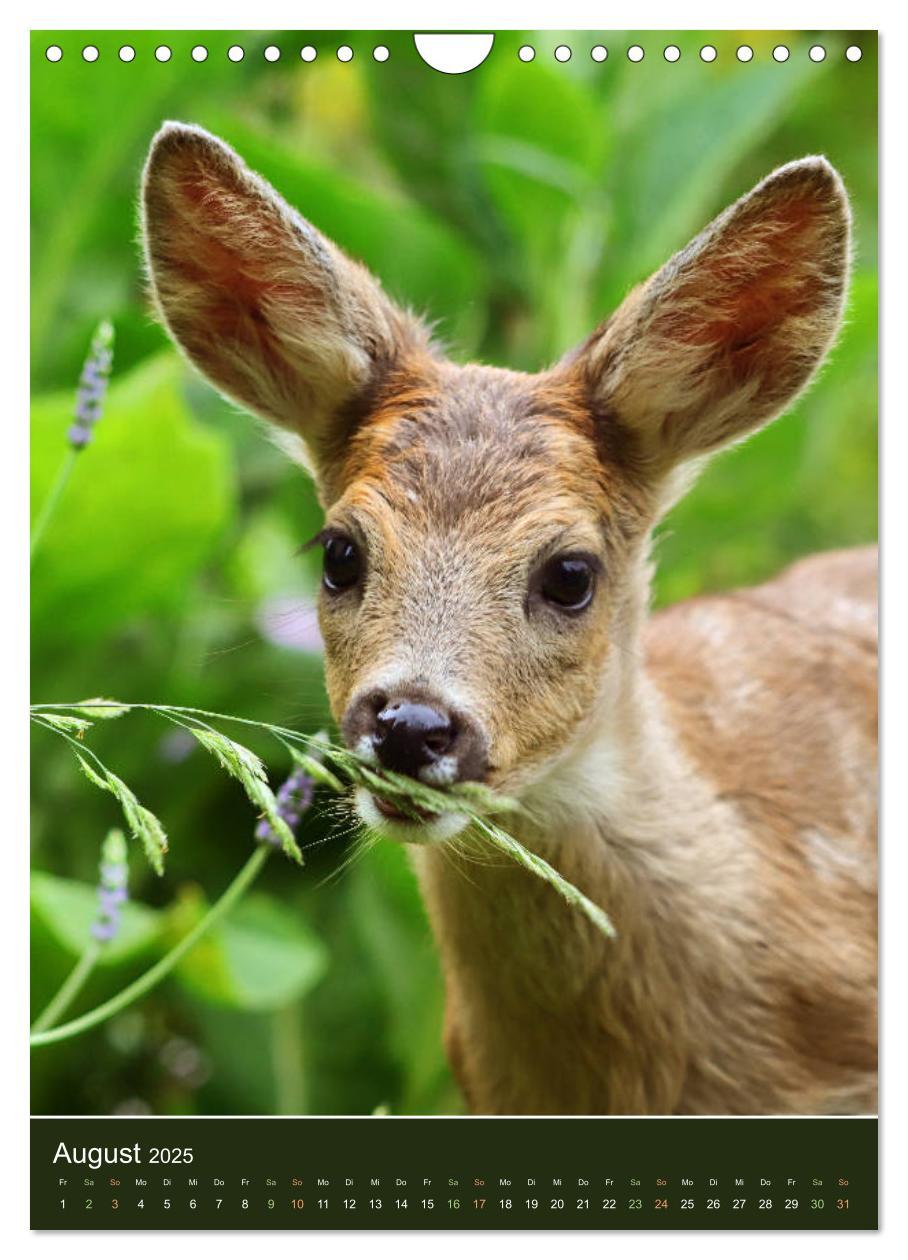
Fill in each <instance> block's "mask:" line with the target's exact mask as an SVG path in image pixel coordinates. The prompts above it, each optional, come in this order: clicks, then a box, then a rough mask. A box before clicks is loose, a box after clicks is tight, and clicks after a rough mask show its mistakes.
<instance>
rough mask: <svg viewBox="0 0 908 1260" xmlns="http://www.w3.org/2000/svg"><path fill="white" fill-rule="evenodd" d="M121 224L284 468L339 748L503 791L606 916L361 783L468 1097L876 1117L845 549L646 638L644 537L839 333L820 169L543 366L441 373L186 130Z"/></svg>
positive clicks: (284, 214)
mask: <svg viewBox="0 0 908 1260" xmlns="http://www.w3.org/2000/svg"><path fill="white" fill-rule="evenodd" d="M144 237H145V244H146V250H147V261H148V268H149V272H150V276H151V281H152V285H153V289H154V294H155V298H156V302H157V306H158V309H159V311H160V314H161V316H162V317H163V319H164V321H165V322H166V325H167V327H168V329H169V331H170V333H171V335H172V336H173V338H174V340H175V341H176V342H177V344H178V345H179V346H180V347H182V349H183V350H184V351H185V353H186V355H187V356H188V357H189V359H190V360H191V361H192V362H193V363H194V364H195V365H196V366H197V367H198V368H199V369H200V370H201V371H202V372H203V373H204V374H205V375H206V376H207V377H208V378H209V380H210V381H212V382H213V384H214V385H215V386H216V387H217V388H218V389H219V390H221V391H222V392H223V393H224V394H226V395H227V396H228V397H229V398H231V399H233V400H235V401H236V402H238V403H240V404H242V405H243V406H245V407H246V408H248V409H249V410H250V411H253V412H255V413H257V414H258V415H259V416H261V417H264V419H266V420H268V421H271V422H273V423H274V424H276V425H278V426H281V427H282V428H283V430H285V431H286V432H285V435H284V437H283V444H284V445H285V446H287V447H288V448H290V450H291V453H293V454H294V455H295V456H296V457H297V458H298V459H299V461H300V462H301V463H302V464H304V466H305V467H306V468H307V469H309V471H310V472H311V473H312V475H313V476H314V478H315V482H316V485H317V487H318V492H319V496H320V500H321V503H322V505H323V507H324V509H325V513H326V525H325V528H324V530H323V531H322V533H321V534H320V535H319V541H320V542H321V543H322V544H323V546H324V582H323V590H322V593H321V596H320V621H321V627H322V633H323V637H324V641H325V668H326V673H327V686H328V692H329V696H330V701H331V706H332V709H333V712H334V714H335V716H336V718H337V720H338V722H339V724H340V727H341V730H342V732H343V735H344V737H345V739H346V740H347V742H348V743H349V744H350V745H351V746H352V747H354V748H356V749H358V750H359V751H360V752H361V753H363V754H364V755H365V756H367V757H370V758H373V759H374V760H375V761H376V762H377V763H379V764H381V765H384V766H386V767H389V768H393V769H395V770H399V771H403V772H406V773H408V774H410V775H414V776H418V777H420V778H421V779H423V780H424V781H425V782H427V783H431V784H436V785H444V784H449V783H452V782H455V781H458V780H467V779H472V780H480V781H483V782H486V783H488V784H490V785H492V786H493V787H496V788H500V789H501V790H502V791H503V792H506V793H508V794H510V795H514V796H517V797H518V798H519V799H520V800H521V801H522V802H523V804H524V806H525V811H524V812H523V813H522V814H521V815H520V816H519V817H516V816H515V817H512V818H511V819H509V825H510V824H511V823H513V829H514V833H515V835H517V836H518V837H519V838H520V839H521V840H522V841H523V842H524V843H525V844H526V845H528V846H529V847H531V848H533V849H535V850H536V851H537V852H539V853H541V854H542V855H543V856H545V857H546V858H547V859H548V860H549V861H550V862H551V863H552V864H553V865H555V866H556V867H557V868H558V869H559V870H560V871H561V872H562V873H563V874H564V875H565V876H566V877H567V878H568V879H570V880H571V881H573V882H574V883H575V884H576V885H577V886H578V887H580V888H581V889H582V890H583V891H584V892H586V894H587V895H588V896H590V897H591V898H592V899H593V900H595V901H596V902H597V903H599V904H600V905H602V906H603V908H605V909H606V910H607V911H608V913H609V914H610V915H611V917H612V919H613V921H614V923H615V925H616V928H617V933H618V935H617V939H615V940H608V939H606V938H604V937H602V936H601V935H600V934H598V933H597V932H596V931H595V929H594V928H592V927H591V925H590V924H589V922H588V921H587V920H586V919H585V918H584V917H583V916H582V915H579V914H577V913H576V912H574V911H573V910H572V909H570V908H569V907H567V906H566V905H564V904H563V903H562V902H561V901H560V899H559V898H558V896H557V895H556V894H555V893H554V892H553V891H552V889H551V888H549V887H548V885H546V884H543V883H541V882H540V881H538V880H537V879H535V878H534V877H533V876H532V875H529V874H527V873H526V872H524V871H523V870H521V869H519V868H516V867H512V866H510V865H497V864H494V862H492V860H491V859H490V860H489V861H488V862H487V861H485V860H483V861H482V862H480V861H478V860H477V861H474V862H471V863H470V864H469V865H466V864H465V862H463V861H462V860H461V858H465V856H466V855H465V854H461V857H460V858H458V854H457V844H456V843H455V844H453V845H452V844H451V843H449V842H450V841H452V840H453V838H454V836H455V835H456V833H457V832H458V830H459V829H460V828H461V827H462V826H463V825H464V819H463V818H458V817H457V816H456V815H443V816H440V817H437V818H428V817H427V818H426V819H425V820H423V821H422V822H410V821H407V819H405V818H403V817H401V816H400V815H399V814H397V813H395V811H394V809H393V808H392V807H391V806H390V805H389V804H387V803H386V802H384V801H382V800H379V799H377V798H376V797H374V796H372V795H370V794H369V793H367V792H365V791H364V790H360V791H359V793H358V797H357V801H356V806H357V809H358V811H359V814H360V815H361V817H362V818H363V819H364V820H365V822H366V823H368V824H369V825H370V827H373V828H375V829H377V830H378V831H379V832H380V833H382V834H384V835H385V836H388V837H392V838H394V839H397V840H401V841H404V842H411V843H412V844H413V846H414V848H413V849H412V850H411V852H412V854H413V858H414V862H415V865H416V868H417V873H418V877H419V880H420V883H421V886H422V889H423V892H424V896H425V901H426V904H427V906H428V910H429V914H430V918H431V921H432V924H433V928H434V931H435V934H436V936H437V939H438V944H439V947H440V951H441V956H442V961H443V967H444V973H445V979H446V990H447V1014H446V1030H445V1040H446V1046H447V1050H448V1054H449V1058H450V1061H451V1064H452V1067H453V1070H454V1072H455V1074H456V1076H457V1078H458V1081H459V1083H460V1085H461V1087H462V1089H463V1092H464V1095H465V1097H466V1099H467V1101H468V1104H469V1106H470V1109H471V1110H472V1111H475V1112H480V1113H483V1112H484V1113H515V1114H524V1113H672V1112H677V1113H719V1114H721V1113H785V1112H788V1113H791V1112H799V1113H817V1112H854V1111H872V1110H874V1109H875V1077H876V1049H875V1035H876V1015H875V989H876V960H875V943H876V929H875V911H876V891H875V890H876V878H875V826H876V822H875V817H876V772H875V736H876V698H875V677H876V674H875V659H876V658H875V643H876V633H875V571H876V561H875V552H874V551H872V550H856V551H850V552H849V551H845V552H834V553H830V554H826V555H822V556H817V557H814V558H811V559H806V560H803V561H801V562H800V563H798V564H795V565H794V566H793V567H792V568H790V569H788V570H787V571H786V572H784V573H783V574H782V575H781V576H780V577H777V578H775V579H774V580H772V581H770V582H768V583H766V585H764V586H760V587H756V588H754V589H752V590H744V591H736V592H733V593H731V594H728V595H721V596H705V597H700V598H696V599H691V600H688V601H687V602H685V603H682V604H680V605H678V606H676V607H674V608H671V609H669V610H667V611H664V612H661V613H659V614H657V615H655V616H652V617H648V616H647V599H648V587H649V578H650V568H651V565H650V560H649V552H650V540H651V535H652V531H653V528H654V526H655V525H656V524H657V522H658V521H659V520H660V519H661V517H662V516H663V515H664V514H665V512H666V511H667V509H668V508H669V507H670V506H671V504H672V503H673V502H674V501H675V500H676V499H677V498H678V496H679V495H680V494H681V492H682V491H683V490H684V489H685V488H686V487H687V485H688V484H689V483H690V481H691V479H692V474H693V472H694V471H695V470H696V469H697V467H698V466H699V465H700V464H701V463H702V461H703V460H704V458H705V457H706V456H708V455H709V454H710V453H711V452H713V451H715V450H718V449H719V448H721V447H723V446H726V445H728V444H729V443H732V442H735V441H737V440H739V439H741V438H743V437H744V436H745V435H746V434H748V433H750V432H752V431H754V430H755V429H758V428H759V427H760V426H762V425H764V424H766V423H767V422H768V421H769V420H771V419H772V418H773V417H774V416H776V415H777V414H778V413H779V412H780V411H782V410H783V408H785V407H786V406H787V405H788V404H790V403H791V401H792V399H793V398H794V397H795V396H796V395H797V394H798V392H799V391H800V390H801V389H802V388H803V387H804V386H805V385H806V384H807V382H808V381H809V380H810V378H811V376H812V375H813V373H814V371H815V369H816V368H817V366H818V365H819V364H820V362H821V361H822V359H823V357H824V355H825V353H826V351H827V349H828V348H829V346H830V344H831V342H832V340H833V338H834V337H835V335H836V332H837V330H838V327H839V324H840V320H841V316H842V306H843V300H844V294H845V288H846V281H847V273H848V261H849V260H848V255H849V210H848V203H847V200H846V195H845V192H844V189H843V186H842V183H841V181H840V179H839V177H838V175H837V174H836V172H835V171H834V170H833V168H832V167H831V166H830V165H829V164H828V162H826V160H825V159H823V158H820V157H809V158H805V159H804V160H803V161H798V162H792V163H790V164H789V165H787V166H783V167H781V168H779V169H778V170H776V171H774V172H773V173H772V174H771V175H770V176H769V177H768V178H767V179H765V180H764V181H763V182H762V183H761V184H759V185H757V187H756V188H754V189H753V190H752V191H751V192H749V193H748V194H747V195H746V196H744V197H743V198H742V199H741V200H740V201H738V202H736V203H735V204H734V205H733V206H731V207H730V208H729V209H727V210H726V211H725V212H724V213H723V214H721V215H720V216H719V217H718V218H717V219H716V220H715V221H714V222H713V223H712V224H711V225H710V226H709V227H707V228H706V230H705V231H704V232H703V233H701V235H700V236H698V237H697V238H696V239H695V240H694V241H693V242H692V243H691V244H690V245H688V246H687V248H686V249H684V250H682V251H681V252H680V253H679V254H676V255H675V257H674V258H672V259H671V260H670V261H669V262H668V263H667V264H666V265H665V266H664V267H663V268H662V269H661V270H660V271H658V272H657V273H656V274H655V275H654V276H653V277H652V278H651V279H649V280H648V281H647V282H646V283H645V284H643V285H641V286H640V287H639V288H638V289H636V290H635V291H634V292H633V293H631V294H630V296H629V297H628V298H627V299H626V301H625V302H624V303H623V305H622V306H621V307H620V308H619V310H618V311H617V313H616V314H614V315H613V316H612V317H611V318H610V319H608V320H607V321H606V322H605V323H604V324H602V325H601V326H600V327H599V328H597V329H596V331H595V332H594V333H592V335H591V336H590V337H589V339H588V340H587V341H586V342H585V343H584V344H583V345H581V346H580V347H579V348H578V349H575V350H574V351H573V352H572V353H570V354H568V355H567V356H566V357H565V358H564V359H562V360H561V361H560V362H559V363H557V364H556V365H555V366H554V367H552V368H549V369H548V370H546V371H543V372H541V373H540V374H539V375H536V376H530V375H525V374H522V373H519V372H510V371H504V370H501V369H499V368H491V367H481V366H467V367H461V366H458V365H456V364H454V363H452V362H451V361H450V360H448V359H447V358H445V356H444V355H443V354H442V353H441V351H440V350H439V349H438V348H437V347H436V346H435V345H433V343H432V340H431V338H430V335H429V333H428V332H427V331H426V329H425V328H424V327H423V326H422V325H421V324H420V322H419V321H418V320H417V319H416V318H414V317H413V316H412V315H410V314H409V313H408V312H407V311H405V310H402V309H401V308H400V307H398V306H396V305H395V304H394V303H392V302H391V301H390V300H389V299H388V298H387V297H386V296H385V294H384V293H383V292H382V290H381V288H380V287H379V284H378V283H377V282H376V281H375V280H374V279H373V278H372V277H371V276H370V275H369V274H368V273H367V272H366V271H365V270H364V269H363V268H362V267H360V266H359V265H358V264H356V263H355V262H352V261H351V260H350V259H349V258H347V257H346V256H345V255H344V254H342V253H341V252H340V250H338V249H337V248H336V247H335V246H334V245H333V244H331V242H329V241H328V240H326V239H325V238H324V237H323V236H321V235H320V234H319V232H318V231H317V230H316V229H315V228H314V227H312V226H311V225H310V224H309V223H307V222H306V221H305V220H304V219H302V218H301V217H300V216H299V215H298V214H296V212H295V211H294V210H292V209H291V208H290V207H289V206H288V205H287V204H286V203H285V202H284V201H282V200H281V198H280V197H279V196H278V195H277V193H275V192H274V190H273V189H272V188H270V187H269V185H268V184H266V183H265V182H264V181H263V180H262V179H261V178H259V177H258V176H257V175H255V174H253V173H252V172H251V171H250V170H249V169H248V168H247V167H246V166H245V165H244V164H243V163H242V161H241V160H240V159H239V158H238V157H237V155H236V154H235V153H233V152H232V150H230V149H229V148H228V147H227V146H226V145H224V144H223V143H221V142H220V141H219V140H217V139H215V138H214V137H212V136H210V135H208V134H206V133H205V132H204V131H201V130H199V129H198V128H196V127H192V126H184V125H181V124H172V123H171V124H167V125H165V126H164V128H163V129H162V130H161V132H160V133H159V134H158V136H157V137H156V139H155V141H154V143H153V146H152V149H151V153H150V156H149V158H148V164H147V167H146V171H145V176H144ZM401 248H402V249H406V241H402V242H401ZM553 265H555V263H553ZM460 843H463V842H460Z"/></svg>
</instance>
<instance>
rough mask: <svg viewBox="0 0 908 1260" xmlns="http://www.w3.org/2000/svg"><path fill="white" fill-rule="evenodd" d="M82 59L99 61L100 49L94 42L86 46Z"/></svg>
mask: <svg viewBox="0 0 908 1260" xmlns="http://www.w3.org/2000/svg"><path fill="white" fill-rule="evenodd" d="M82 60H83V61H97V60H98V50H97V48H95V46H94V44H86V45H85V47H84V48H83V49H82Z"/></svg>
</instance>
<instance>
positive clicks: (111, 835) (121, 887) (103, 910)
mask: <svg viewBox="0 0 908 1260" xmlns="http://www.w3.org/2000/svg"><path fill="white" fill-rule="evenodd" d="M128 879H129V867H128V865H127V861H126V840H125V838H124V836H123V832H122V831H120V830H119V829H118V828H116V827H114V828H112V830H110V831H109V832H108V833H107V836H106V838H105V840H104V843H103V844H102V845H101V863H100V871H99V879H98V917H97V918H96V919H95V921H94V923H93V924H92V927H91V934H92V936H93V937H94V939H95V940H96V941H100V942H101V943H102V944H103V943H106V942H107V941H112V940H113V938H114V937H115V936H116V934H117V932H118V931H119V930H120V913H121V910H122V907H123V906H124V905H125V904H126V902H127V901H128V900H129V892H128V889H127V882H128Z"/></svg>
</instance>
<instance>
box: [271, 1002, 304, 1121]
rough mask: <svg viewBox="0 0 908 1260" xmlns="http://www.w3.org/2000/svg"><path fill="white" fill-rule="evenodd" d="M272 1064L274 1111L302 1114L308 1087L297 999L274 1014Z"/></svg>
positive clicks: (294, 1114) (277, 1113)
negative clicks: (304, 1069) (306, 1084)
mask: <svg viewBox="0 0 908 1260" xmlns="http://www.w3.org/2000/svg"><path fill="white" fill-rule="evenodd" d="M271 1063H272V1068H273V1071H274V1085H275V1089H274V1095H275V1104H276V1106H275V1114H276V1115H279V1116H299V1115H302V1114H303V1112H304V1110H305V1102H306V1087H305V1076H304V1072H303V1038H302V1029H301V1012H300V1004H299V1003H298V1002H294V1003H292V1004H291V1005H290V1006H284V1007H281V1009H280V1010H278V1011H275V1012H274V1015H273V1016H272V1017H271Z"/></svg>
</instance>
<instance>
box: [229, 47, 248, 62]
mask: <svg viewBox="0 0 908 1260" xmlns="http://www.w3.org/2000/svg"><path fill="white" fill-rule="evenodd" d="M227 56H228V57H229V59H230V60H231V61H242V60H243V58H244V57H245V56H246V50H245V48H243V47H242V46H241V45H240V44H231V45H230V47H229V48H228V49H227Z"/></svg>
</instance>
